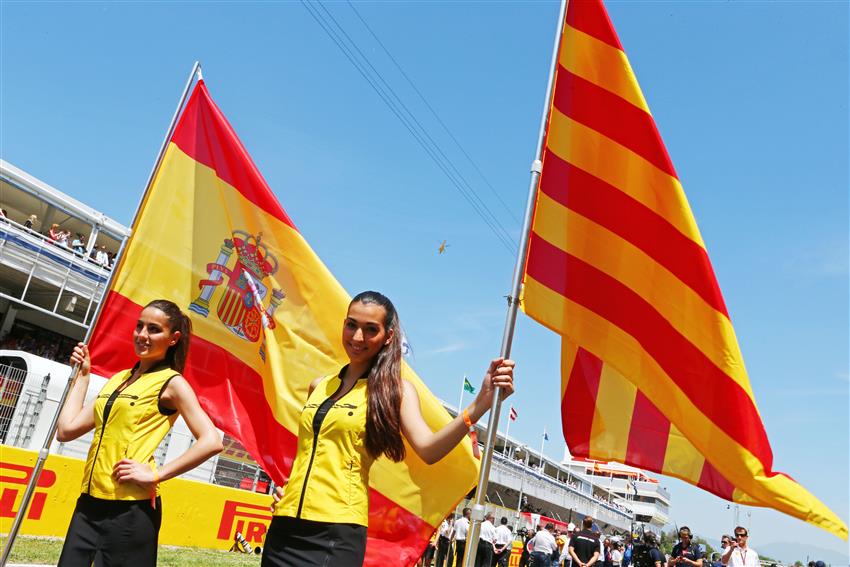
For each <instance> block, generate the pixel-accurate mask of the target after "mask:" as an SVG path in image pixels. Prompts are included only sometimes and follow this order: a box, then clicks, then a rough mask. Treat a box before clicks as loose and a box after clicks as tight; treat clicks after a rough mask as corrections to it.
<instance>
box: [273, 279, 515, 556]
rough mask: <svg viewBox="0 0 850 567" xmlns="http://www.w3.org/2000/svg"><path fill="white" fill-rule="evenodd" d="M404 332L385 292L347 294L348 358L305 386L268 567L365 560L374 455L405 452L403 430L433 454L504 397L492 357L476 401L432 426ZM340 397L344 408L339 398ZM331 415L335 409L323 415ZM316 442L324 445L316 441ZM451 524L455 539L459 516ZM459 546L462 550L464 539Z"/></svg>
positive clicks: (509, 365)
mask: <svg viewBox="0 0 850 567" xmlns="http://www.w3.org/2000/svg"><path fill="white" fill-rule="evenodd" d="M401 339H402V333H401V327H400V323H399V317H398V313H397V311H396V309H395V306H393V304H392V302H391V301H390V300H389V298H387V297H386V296H384V295H383V294H380V293H378V292H374V291H367V292H363V293H360V294H358V295H357V296H355V297H354V299H352V300H351V303H349V305H348V313H347V315H346V317H345V319H344V321H343V326H342V345H343V348H344V350H345V352H346V355H347V356H348V359H349V363H348V364H346V365H345V366H343V367H342V368H341V369H340V371H339V372H337V373H335V374H332V375H329V376H322V377H320V378H317V379H316V380H314V381H313V382H312V383H311V384H310V387H309V388H308V394H307V400H306V402H307V403H306V404H305V406H304V409H303V410H302V414H301V418H300V423H301V424H302V425H301V427H300V429H299V431H298V443H297V452H296V455H295V461H294V463H293V465H292V472H291V476H290V477H289V481H288V483H287V486H286V491H285V492H284V491H280V492H276V496H277V497H278V498H279V501H278V502H277V503H276V504H275V506H274V517H273V518H272V521H271V525H270V527H269V531H268V533H267V534H266V545H265V547H264V548H263V561H262V565H263V566H264V567H273V566H274V567H282V566H297V567H309V566H313V565H325V564H328V563H330V564H334V565H346V566H349V565H350V566H352V567H354V566H357V565H361V564H362V563H363V557H364V554H365V552H366V528H367V526H368V523H369V522H368V520H369V498H368V484H369V470H370V468H371V466H372V463H373V462H374V460H375V459H377V458H378V457H381V456H386V457H387V458H389V459H390V460H392V461H395V462H399V461H401V460H403V459H404V457H405V445H404V440H405V439H406V440H407V442H408V444H409V446H410V448H412V449H413V451H414V452H415V453H416V454H417V456H418V457H419V458H421V459H422V460H423V461H425V462H426V463H435V462H437V461H439V460H440V459H442V458H443V457H445V456H446V455H447V454H448V453H449V451H451V450H452V449H453V448H454V447H455V446H457V445H458V444H459V443H460V442H461V441H463V440H464V439H465V438H466V436H467V434H468V433H469V431H470V429H471V428H472V427H473V424H474V423H475V422H477V421H478V419H479V418H480V417H481V416H482V415H484V413H486V412H487V410H489V408H490V404H491V403H492V398H493V393H494V390H495V388H496V387H499V388H502V396H503V397H507V396H509V395H510V394H512V393H513V367H514V363H513V361H510V360H503V359H501V358H498V359H495V360H493V361H492V362H491V363H490V366H489V369H488V370H487V372H486V373H485V376H484V380H483V383H482V385H481V388H480V389H479V391H478V395H477V396H476V397H475V398H474V399H473V400H472V404H471V405H470V406H469V407H468V408H466V409H464V410H463V411H462V412H460V413H461V415H459V416H458V417H456V418H455V419H454V420H452V421H450V422H449V423H448V424H446V425H445V426H443V427H442V428H441V429H440V430H439V431H438V432H436V433H435V432H434V431H432V430H431V428H430V427H429V426H428V424H427V423H426V422H425V419H424V418H423V416H422V409H421V407H420V405H419V395H418V394H417V393H416V389H415V387H414V386H413V384H411V383H410V382H408V381H407V380H404V379H402V377H401V360H402V358H401V357H402V352H401V342H402V341H401ZM343 397H345V402H346V404H345V407H342V406H341V405H339V404H336V402H337V401H338V400H340V399H342V398H343ZM327 415H330V416H332V418H331V419H329V420H327V421H326V420H325V416H327ZM328 422H330V423H328ZM323 423H325V424H326V426H325V427H322V424H323ZM311 424H312V427H311V426H310V425H311ZM361 432H362V433H361ZM352 439H357V440H358V442H357V443H354V442H352ZM361 439H362V443H361V442H359V440H361ZM316 442H319V443H322V447H323V449H324V451H323V452H320V453H315V451H313V450H312V448H313V447H314V446H315V443H316ZM340 462H343V463H349V466H348V467H340V466H339V463H340ZM308 478H309V483H308V482H307V480H308ZM458 524H460V521H458ZM455 531H456V532H457V536H456V537H457V539H458V544H460V529H459V526H458V525H456V526H455ZM457 553H458V555H462V553H461V550H460V545H458V552H457Z"/></svg>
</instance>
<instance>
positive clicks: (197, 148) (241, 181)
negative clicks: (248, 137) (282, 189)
mask: <svg viewBox="0 0 850 567" xmlns="http://www.w3.org/2000/svg"><path fill="white" fill-rule="evenodd" d="M171 141H172V142H174V143H175V144H176V145H177V146H178V147H179V148H180V149H181V150H183V152H184V153H185V154H186V155H188V156H189V157H191V158H192V159H194V160H195V161H197V162H200V163H202V164H204V165H206V166H207V167H209V168H211V169H214V170H215V172H216V175H217V176H218V177H219V179H221V180H222V181H224V182H226V183H228V184H229V185H232V186H233V187H235V188H236V190H237V191H239V192H240V193H241V194H242V196H243V197H245V198H246V199H248V200H249V201H250V202H252V203H254V204H255V205H257V206H258V207H260V208H261V209H262V210H263V211H265V212H266V213H268V214H269V215H271V216H273V217H275V218H277V219H278V220H280V221H282V222H284V223H286V224H288V225H289V226H291V227H292V228H295V225H294V224H293V222H292V221H291V220H290V218H289V216H287V214H286V211H284V210H283V207H281V206H280V202H278V200H277V197H275V196H274V193H272V190H271V189H270V188H269V186H268V184H267V183H266V180H265V179H263V176H262V174H261V173H260V170H259V169H257V166H256V165H254V161H253V160H252V159H251V156H250V155H248V152H247V150H246V149H245V147H244V146H243V145H242V142H240V141H239V137H238V136H237V135H236V132H235V131H234V130H233V127H232V126H231V125H230V123H229V122H228V121H227V118H225V117H224V114H222V112H221V110H219V108H218V107H217V106H216V104H215V102H213V100H212V98H210V93H209V92H208V91H207V87H206V85H205V84H204V82H203V81H199V82H198V84H197V85H196V86H195V90H194V91H193V92H192V96H191V97H190V98H189V102H188V103H186V108H185V109H184V110H183V115H182V116H181V117H180V121H179V122H178V123H177V127H176V129H175V130H174V135H173V136H172V137H171ZM199 189H202V188H199ZM200 198H202V199H203V198H204V197H200Z"/></svg>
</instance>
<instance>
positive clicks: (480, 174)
mask: <svg viewBox="0 0 850 567" xmlns="http://www.w3.org/2000/svg"><path fill="white" fill-rule="evenodd" d="M346 2H347V3H348V5H349V6H350V7H351V9H352V10H353V11H354V13H355V14H356V15H357V17H358V18H359V19H360V21H361V22H363V26H364V27H365V28H366V29H367V30H368V31H369V33H370V34H371V35H372V37H373V38H374V39H375V41H376V42H378V45H380V46H381V49H383V50H384V53H386V54H387V57H389V58H390V61H392V62H393V65H395V67H396V69H398V71H399V73H401V75H402V77H404V78H405V80H406V81H407V83H408V84H409V85H410V86H411V87H412V88H413V90H414V91H416V94H417V95H419V98H420V99H421V100H422V102H423V103H424V104H425V106H427V107H428V110H430V111H431V114H432V115H433V116H434V118H436V119H437V122H439V124H440V126H442V127H443V130H445V131H446V134H448V135H449V137H450V138H451V139H452V141H453V142H454V143H455V145H456V146H457V147H458V149H459V150H460V151H461V153H463V155H464V157H466V159H467V161H469V163H470V164H472V167H474V168H475V171H476V172H477V173H478V175H479V176H480V177H481V179H482V180H483V181H484V183H486V184H487V187H489V188H490V191H491V192H492V193H493V195H495V196H496V198H497V199H498V200H499V202H500V203H501V204H502V207H503V208H504V209H505V211H506V212H507V213H508V215H510V217H511V218H512V219H514V220H515V221H516V223H517V225H519V224H520V220H519V217H517V216H516V215H515V214H514V212H513V209H511V208H510V207H509V206H508V204H507V203H505V201H504V199H502V196H501V195H499V192H498V191H496V188H495V187H493V184H492V183H490V180H489V179H487V176H486V175H484V172H483V171H481V168H480V167H478V164H477V163H476V162H475V160H474V159H472V156H470V155H469V153H468V152H467V151H466V148H464V147H463V144H461V143H460V141H459V140H458V139H457V138H456V137H455V135H454V133H453V132H452V131H451V130H450V129H449V127H448V126H447V125H446V123H445V122H443V119H442V118H440V115H439V114H437V111H436V110H434V107H433V106H431V103H429V102H428V99H427V98H425V95H424V94H422V91H420V90H419V88H418V87H417V86H416V84H415V83H414V82H413V79H411V78H410V77H409V76H408V75H407V73H406V72H405V71H404V68H403V67H402V66H401V65H400V64H399V62H398V61H397V60H396V58H395V57H393V54H392V53H390V50H389V49H387V47H386V46H385V45H384V42H382V41H381V39H380V38H379V37H378V35H377V34H376V33H375V32H374V31H373V30H372V28H371V27H370V26H369V24H368V23H366V20H365V19H363V16H362V15H361V14H360V12H359V11H358V10H357V8H356V7H355V6H354V4H352V3H351V0H346Z"/></svg>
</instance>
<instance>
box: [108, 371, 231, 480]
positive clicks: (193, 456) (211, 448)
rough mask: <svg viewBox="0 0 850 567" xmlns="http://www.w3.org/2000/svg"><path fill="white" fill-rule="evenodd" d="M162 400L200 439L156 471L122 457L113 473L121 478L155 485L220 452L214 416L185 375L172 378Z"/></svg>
mask: <svg viewBox="0 0 850 567" xmlns="http://www.w3.org/2000/svg"><path fill="white" fill-rule="evenodd" d="M160 400H161V401H162V404H163V405H164V406H165V407H169V408H172V409H176V410H177V412H178V413H179V414H180V416H181V417H182V418H183V419H184V420H185V421H186V425H188V426H189V431H191V432H192V435H194V437H195V439H196V441H195V443H192V446H191V447H189V448H188V449H186V452H184V453H183V454H182V455H180V456H179V457H177V458H176V459H174V460H173V461H171V462H169V463H166V464H164V465H163V466H162V468H161V469H159V472H158V473H154V472H153V470H151V468H150V467H149V466H148V465H147V464H145V463H138V462H136V461H133V460H131V459H122V460H120V461H118V463H116V464H115V467H114V468H113V471H112V472H113V474H114V475H115V478H116V479H118V481H119V482H135V483H136V484H139V485H141V486H143V487H145V488H148V489H153V485H154V484H155V481H157V480H159V481H163V480H168V479H169V478H173V477H175V476H178V475H181V474H183V473H184V472H186V471H189V470H192V469H193V468H195V467H197V466H198V465H200V464H201V463H203V462H204V461H206V460H207V459H209V458H210V457H212V456H213V455H215V454H217V453H220V452H221V450H222V448H223V445H222V443H221V438H220V437H219V436H218V431H216V430H215V426H214V425H213V422H212V420H210V418H209V416H208V415H207V414H206V413H205V412H204V410H203V408H201V404H200V403H199V402H198V398H197V397H196V396H195V392H194V391H193V390H192V387H191V386H190V385H189V383H188V382H187V381H186V379H185V378H183V377H182V376H175V377H174V378H172V379H171V381H170V382H169V383H168V386H166V388H165V391H163V393H162V396H160ZM157 477H158V478H157Z"/></svg>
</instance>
